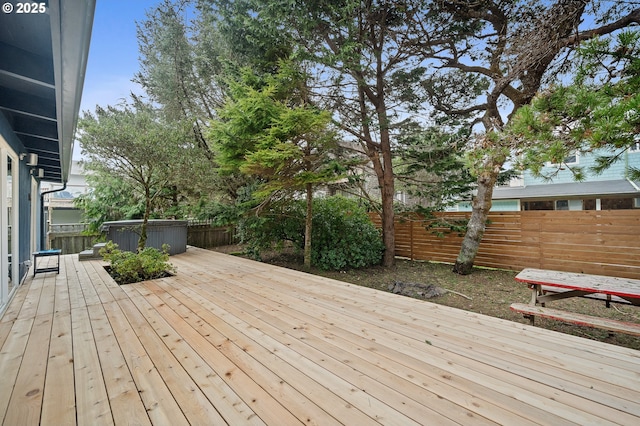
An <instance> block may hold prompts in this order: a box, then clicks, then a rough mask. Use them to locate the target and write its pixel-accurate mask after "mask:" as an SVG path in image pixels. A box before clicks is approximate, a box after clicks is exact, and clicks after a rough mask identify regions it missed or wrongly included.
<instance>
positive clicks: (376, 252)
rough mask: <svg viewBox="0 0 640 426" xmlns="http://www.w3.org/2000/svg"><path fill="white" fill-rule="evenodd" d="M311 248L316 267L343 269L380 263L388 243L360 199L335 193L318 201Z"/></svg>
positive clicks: (315, 204) (314, 213) (315, 203)
mask: <svg viewBox="0 0 640 426" xmlns="http://www.w3.org/2000/svg"><path fill="white" fill-rule="evenodd" d="M311 248H312V250H311V261H312V264H313V265H314V266H317V267H319V268H322V269H333V270H340V269H345V268H363V267H366V266H370V265H377V264H379V263H380V260H381V259H382V254H383V252H384V243H383V242H382V237H381V235H380V231H378V230H377V229H376V227H375V226H374V225H373V223H372V222H371V219H369V215H368V214H367V212H366V210H365V209H364V208H363V207H361V206H360V205H359V203H358V202H357V201H355V200H352V199H348V198H344V197H339V196H335V197H329V198H322V199H318V200H316V202H314V205H313V230H312V236H311Z"/></svg>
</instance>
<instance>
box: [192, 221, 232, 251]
mask: <svg viewBox="0 0 640 426" xmlns="http://www.w3.org/2000/svg"><path fill="white" fill-rule="evenodd" d="M235 242H236V233H235V228H234V227H233V226H218V227H212V226H210V225H191V224H190V225H189V226H188V227H187V244H189V245H191V246H195V247H201V248H211V247H219V246H226V245H229V244H234V243H235Z"/></svg>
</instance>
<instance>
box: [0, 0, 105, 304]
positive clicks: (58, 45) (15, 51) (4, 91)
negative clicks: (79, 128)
mask: <svg viewBox="0 0 640 426" xmlns="http://www.w3.org/2000/svg"><path fill="white" fill-rule="evenodd" d="M11 3H13V2H11ZM11 3H6V4H5V6H6V5H9V6H11ZM32 4H33V5H37V7H34V8H32V10H33V11H35V12H37V13H29V14H20V13H17V10H11V8H9V6H8V8H3V9H6V10H3V13H0V314H1V313H2V311H3V310H4V309H5V307H6V306H7V304H8V302H9V300H10V299H11V297H12V296H13V294H15V291H16V288H17V287H18V285H19V284H20V283H21V282H22V280H23V278H24V277H25V276H26V274H27V272H28V269H29V267H30V265H31V253H32V252H33V251H35V250H37V249H40V248H41V247H42V242H43V241H44V237H43V231H44V226H43V220H42V219H43V217H44V216H43V211H42V208H43V202H42V197H41V196H40V195H41V192H40V191H41V188H42V187H43V186H46V185H43V182H51V183H58V184H62V185H64V183H65V182H68V180H69V175H70V168H71V155H72V151H73V138H74V133H75V129H76V125H77V121H78V112H79V107H80V96H81V93H82V86H83V83H84V73H85V70H86V64H87V57H88V53H89V39H90V36H91V29H92V26H93V15H94V11H95V0H49V1H48V2H42V3H32ZM40 6H42V8H41V7H40Z"/></svg>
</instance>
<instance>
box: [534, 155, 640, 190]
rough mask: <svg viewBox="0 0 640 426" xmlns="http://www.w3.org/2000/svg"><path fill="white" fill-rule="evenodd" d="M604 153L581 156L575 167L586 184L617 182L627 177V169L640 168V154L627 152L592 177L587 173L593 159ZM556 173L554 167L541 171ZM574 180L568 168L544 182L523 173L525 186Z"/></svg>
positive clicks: (593, 162)
mask: <svg viewBox="0 0 640 426" xmlns="http://www.w3.org/2000/svg"><path fill="white" fill-rule="evenodd" d="M603 152H606V151H594V152H592V153H585V154H581V155H580V157H579V160H578V164H576V167H580V168H582V169H583V170H584V172H585V173H586V175H587V178H586V179H585V181H586V182H589V181H592V182H593V181H603V180H619V179H625V178H626V177H627V170H628V168H629V167H636V168H640V152H627V153H625V154H623V156H622V158H621V159H620V160H619V161H617V162H616V163H614V164H613V165H612V166H611V167H610V168H609V169H607V170H605V171H604V172H603V173H602V174H599V175H594V174H593V173H590V172H589V168H590V167H592V166H594V165H595V158H596V157H597V155H598V154H599V153H603ZM555 171H556V168H555V167H544V168H543V169H542V172H543V174H551V173H554V172H555ZM575 181H576V180H575V179H574V177H573V173H572V172H571V170H569V168H566V167H565V170H560V171H559V172H558V174H557V175H556V176H554V177H553V179H552V180H551V181H546V180H544V179H542V178H538V177H535V176H533V175H532V174H531V172H528V171H526V172H525V173H524V183H525V185H544V184H547V183H571V182H575Z"/></svg>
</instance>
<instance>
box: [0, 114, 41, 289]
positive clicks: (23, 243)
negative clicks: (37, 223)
mask: <svg viewBox="0 0 640 426" xmlns="http://www.w3.org/2000/svg"><path fill="white" fill-rule="evenodd" d="M0 134H2V138H3V139H4V140H5V142H6V143H7V144H8V145H9V148H10V149H11V150H12V151H13V152H15V153H16V155H18V156H19V155H20V153H23V152H25V151H26V150H25V147H24V146H23V144H22V143H21V142H20V139H18V137H17V136H16V135H15V133H14V132H13V130H12V129H11V127H10V126H9V123H8V122H7V120H6V119H5V117H4V115H2V114H0ZM12 168H13V165H12ZM16 176H17V177H18V182H19V183H18V185H19V186H20V191H19V193H18V194H13V195H12V198H13V205H14V208H15V206H17V207H18V209H19V212H20V214H19V227H18V233H17V237H18V239H19V252H18V262H19V265H20V281H22V279H23V278H24V276H25V275H26V274H27V272H28V267H27V264H26V262H27V261H28V260H29V259H30V258H31V253H30V241H31V202H32V201H30V198H31V200H33V199H34V198H35V199H36V200H35V202H37V203H39V201H37V199H38V198H39V197H38V195H37V194H36V195H35V197H33V196H30V192H31V174H30V170H29V167H28V166H27V165H26V161H24V160H22V161H18V173H17V174H16Z"/></svg>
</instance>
